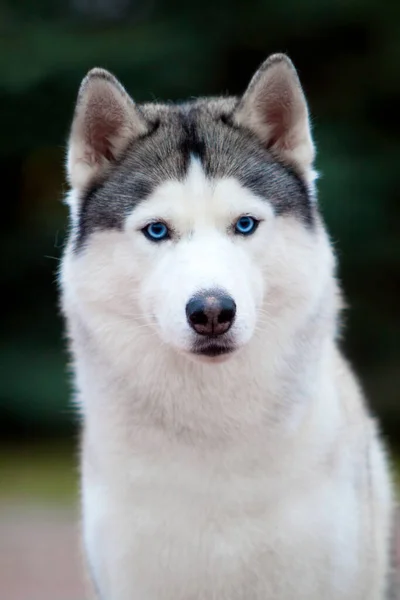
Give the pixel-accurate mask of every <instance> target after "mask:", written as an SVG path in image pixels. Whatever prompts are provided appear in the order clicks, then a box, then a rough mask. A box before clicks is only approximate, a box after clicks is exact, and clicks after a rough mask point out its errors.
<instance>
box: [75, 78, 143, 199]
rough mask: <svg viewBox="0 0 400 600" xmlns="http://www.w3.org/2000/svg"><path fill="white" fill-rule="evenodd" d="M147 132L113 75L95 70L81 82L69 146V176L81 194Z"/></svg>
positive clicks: (132, 104)
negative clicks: (129, 145) (133, 141)
mask: <svg viewBox="0 0 400 600" xmlns="http://www.w3.org/2000/svg"><path fill="white" fill-rule="evenodd" d="M146 131H147V124H146V122H145V120H144V118H143V117H142V115H141V113H140V112H139V110H138V109H137V107H136V106H135V103H134V102H133V100H132V99H131V98H130V96H129V95H128V94H127V92H126V91H125V89H124V88H123V87H122V85H121V84H120V83H119V82H118V81H117V79H115V77H114V76H113V75H111V73H108V71H104V70H103V69H92V70H91V71H89V73H88V74H87V76H86V77H85V79H84V80H83V81H82V84H81V87H80V90H79V94H78V99H77V103H76V108H75V115H74V119H73V122H72V128H71V134H70V138H69V146H68V159H67V173H68V179H69V182H70V184H71V186H72V188H73V189H76V190H78V191H82V190H84V189H85V188H87V187H88V185H90V184H91V183H93V182H96V181H97V180H99V179H101V178H102V177H103V176H104V175H105V174H106V172H107V170H108V169H109V168H110V167H111V166H112V164H113V163H114V162H115V161H116V160H118V158H119V157H120V156H121V154H122V153H123V152H124V150H125V149H126V148H127V146H128V144H129V143H130V142H131V141H132V140H133V139H135V138H136V137H139V136H141V135H143V134H145V133H146Z"/></svg>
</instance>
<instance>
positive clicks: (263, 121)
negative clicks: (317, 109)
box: [233, 54, 315, 179]
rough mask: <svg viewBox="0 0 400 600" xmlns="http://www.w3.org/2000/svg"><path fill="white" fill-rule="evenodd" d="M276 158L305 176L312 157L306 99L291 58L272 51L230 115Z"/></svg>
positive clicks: (313, 152)
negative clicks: (256, 137) (232, 114)
mask: <svg viewBox="0 0 400 600" xmlns="http://www.w3.org/2000/svg"><path fill="white" fill-rule="evenodd" d="M233 118H234V122H236V124H237V125H240V126H243V127H246V128H247V129H249V130H250V131H252V132H253V133H254V134H255V135H257V136H258V138H259V139H260V140H261V141H262V143H263V144H264V145H265V146H266V147H267V148H268V149H269V150H271V151H272V152H273V153H274V154H275V155H276V156H277V158H279V159H281V160H283V161H284V162H285V163H287V164H290V165H293V166H294V167H295V168H297V169H298V170H299V171H300V172H301V173H302V174H303V176H305V177H306V178H307V179H308V178H309V177H310V175H311V173H312V163H313V160H314V156H315V151H314V145H313V142H312V138H311V131H310V122H309V116H308V108H307V102H306V99H305V96H304V93H303V90H302V87H301V84H300V81H299V78H298V75H297V72H296V69H295V68H294V66H293V63H292V62H291V60H290V59H289V58H288V57H287V56H286V55H284V54H273V55H272V56H270V57H269V58H268V59H267V60H266V61H265V62H264V64H263V65H262V66H261V67H260V69H259V70H258V71H257V72H256V74H255V75H254V77H253V79H252V80H251V82H250V85H249V87H248V88H247V90H246V92H245V93H244V95H243V97H242V99H241V101H240V102H239V105H238V107H237V109H236V111H235V114H234V116H233Z"/></svg>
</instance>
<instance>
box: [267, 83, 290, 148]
mask: <svg viewBox="0 0 400 600" xmlns="http://www.w3.org/2000/svg"><path fill="white" fill-rule="evenodd" d="M273 83H274V91H273V92H272V93H269V94H268V92H267V94H266V97H265V98H264V111H265V121H266V124H267V125H268V129H269V139H268V148H272V147H274V146H275V147H278V148H282V149H285V148H287V149H289V147H290V129H291V127H292V125H293V111H294V98H293V90H292V89H291V88H290V86H288V85H287V84H286V82H283V81H281V82H273Z"/></svg>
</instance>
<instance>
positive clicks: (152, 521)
mask: <svg viewBox="0 0 400 600" xmlns="http://www.w3.org/2000/svg"><path fill="white" fill-rule="evenodd" d="M253 450H255V449H253ZM260 456H262V454H261V453H260V454H259V456H258V457H256V454H255V453H254V451H251V452H250V450H249V451H248V457H247V458H248V461H247V469H246V468H244V467H245V460H244V458H243V451H242V452H241V457H242V458H241V462H240V464H239V463H236V465H235V460H234V457H232V456H225V457H221V456H220V457H219V458H218V457H217V456H215V457H214V460H213V459H212V457H211V456H207V457H204V459H203V460H201V459H199V457H197V458H196V460H194V458H193V457H190V456H186V457H185V456H184V455H180V454H179V453H176V452H167V451H165V452H164V453H163V454H160V455H158V456H154V455H153V456H150V455H138V456H136V457H135V458H130V459H129V461H127V462H126V470H125V473H124V476H122V474H121V473H122V471H123V470H121V465H119V470H118V471H115V472H114V476H112V475H111V473H110V472H109V473H108V477H106V476H105V477H104V478H103V477H102V475H104V473H103V474H101V473H94V472H93V473H90V472H88V476H87V478H86V480H85V478H84V481H83V487H84V502H85V505H86V506H85V511H84V512H85V515H86V517H85V539H86V544H87V546H88V548H87V550H88V554H89V557H90V562H91V564H92V569H93V570H94V571H95V573H96V577H99V578H101V580H102V586H103V588H104V589H106V590H107V589H110V590H111V589H112V590H113V594H114V595H112V596H110V597H111V598H112V600H130V599H131V597H132V596H131V595H129V593H127V592H126V590H134V591H136V590H137V591H138V596H137V597H138V598H139V597H140V598H141V600H153V599H154V600H155V599H156V598H157V599H158V600H163V599H165V600H170V599H171V600H172V598H173V599H174V600H180V599H181V598H182V600H184V599H185V600H186V599H187V598H194V599H196V600H197V599H199V600H200V599H202V598H204V599H205V598H207V599H209V598H214V597H215V598H217V597H218V598H229V600H236V599H237V600H252V599H253V598H254V599H258V598H260V599H261V598H262V599H264V598H266V597H268V598H269V597H271V598H273V597H275V594H278V593H279V594H281V593H282V586H286V587H284V591H285V590H286V588H287V590H286V591H285V593H287V594H288V595H287V598H290V599H291V598H292V597H293V598H295V597H296V598H303V597H304V598H308V597H311V594H315V593H316V592H318V590H319V585H321V586H322V585H324V586H326V583H327V582H326V580H325V577H324V576H323V572H324V570H325V568H326V567H327V566H328V563H329V565H330V567H331V566H332V563H334V565H333V566H334V569H330V571H331V572H332V573H335V571H336V569H338V570H340V571H342V573H341V580H342V581H343V577H349V578H350V579H351V578H352V574H351V573H352V571H353V565H352V561H351V559H350V560H349V556H348V553H347V552H345V553H344V552H343V548H342V547H341V546H342V544H341V533H340V532H341V531H343V527H346V528H347V532H348V528H349V527H351V523H348V522H344V521H343V518H342V516H341V514H342V512H343V511H342V510H341V509H340V505H341V504H343V502H349V503H350V504H351V503H352V495H351V493H349V490H346V489H345V488H346V486H344V487H343V489H342V490H341V493H340V497H339V495H338V490H337V489H336V490H335V489H333V487H332V483H329V482H328V481H324V482H323V483H321V484H320V485H318V486H313V485H312V484H311V483H312V482H311V481H310V480H307V478H306V479H305V480H304V479H303V481H302V483H301V484H300V483H299V482H298V481H296V479H295V478H291V477H290V476H289V477H288V476H287V474H286V476H285V475H283V474H282V477H279V475H278V474H277V473H279V469H277V470H276V469H275V470H273V472H274V475H273V477H271V475H270V473H271V469H270V468H268V465H267V464H265V463H264V462H263V460H262V458H260ZM221 458H224V460H221ZM117 473H118V475H117ZM310 477H312V474H311V473H310ZM348 508H349V507H348ZM350 509H351V507H350ZM349 512H352V510H350V511H347V514H348V513H349ZM332 520H336V521H337V526H336V527H332ZM327 535H328V536H329V541H328V543H327V539H326V536H327ZM356 537H357V536H356V535H355V536H354V543H355V544H356V541H355V540H356ZM348 539H349V537H348ZM347 542H348V540H347ZM352 550H353V551H355V550H356V546H354V547H353V548H352ZM335 563H336V564H335ZM309 565H313V568H312V569H310V566H309ZM316 565H321V572H318V569H317V572H316V571H315V566H316ZM289 571H290V572H291V573H292V574H293V575H294V574H295V573H297V576H296V577H294V578H293V579H292V578H291V579H290V580H289V579H287V580H286V582H285V581H284V580H283V578H282V573H285V572H289ZM346 573H347V575H346ZM298 578H301V579H302V581H303V584H304V585H303V588H302V593H303V590H304V594H305V595H302V596H298V595H296V594H297V592H296V590H293V594H294V595H293V596H292V595H291V592H290V585H291V583H290V581H292V580H293V581H296V580H299V579H298ZM116 590H117V591H116ZM118 590H120V591H118ZM124 590H125V591H124ZM249 590H252V592H251V593H249ZM266 594H268V595H266ZM307 594H308V596H307ZM133 597H136V596H135V595H133ZM279 597H281V596H279ZM321 597H323V589H322V587H321Z"/></svg>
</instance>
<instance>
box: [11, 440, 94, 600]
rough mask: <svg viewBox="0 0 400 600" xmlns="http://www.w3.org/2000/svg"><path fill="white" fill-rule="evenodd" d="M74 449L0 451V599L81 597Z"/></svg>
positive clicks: (69, 599)
mask: <svg viewBox="0 0 400 600" xmlns="http://www.w3.org/2000/svg"><path fill="white" fill-rule="evenodd" d="M74 454H75V452H74V451H73V449H72V448H71V447H70V446H53V445H51V446H47V445H46V446H40V447H37V446H33V447H30V446H22V447H18V448H16V447H11V448H10V447H7V448H4V449H1V452H0V481H1V487H0V598H1V599H2V600H83V599H84V598H85V597H86V596H85V582H84V575H83V568H82V559H81V551H80V539H79V514H78V507H77V500H78V486H77V473H76V468H75V459H74Z"/></svg>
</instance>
